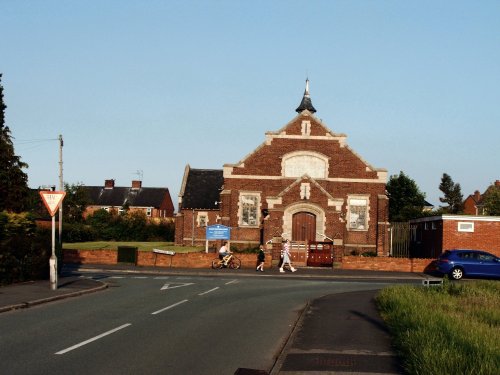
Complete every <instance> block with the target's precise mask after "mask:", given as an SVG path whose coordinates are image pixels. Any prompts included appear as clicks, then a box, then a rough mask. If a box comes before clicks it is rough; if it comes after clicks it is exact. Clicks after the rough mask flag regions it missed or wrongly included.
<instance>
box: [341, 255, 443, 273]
mask: <svg viewBox="0 0 500 375" xmlns="http://www.w3.org/2000/svg"><path fill="white" fill-rule="evenodd" d="M432 262H433V259H410V258H391V257H360V256H345V257H344V258H343V259H342V269H344V270H370V271H397V272H424V270H425V269H426V268H428V267H430V266H431V264H432Z"/></svg>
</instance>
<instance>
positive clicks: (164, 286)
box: [160, 283, 194, 290]
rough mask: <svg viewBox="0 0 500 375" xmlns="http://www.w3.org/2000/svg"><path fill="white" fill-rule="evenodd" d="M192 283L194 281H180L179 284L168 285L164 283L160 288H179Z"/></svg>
mask: <svg viewBox="0 0 500 375" xmlns="http://www.w3.org/2000/svg"><path fill="white" fill-rule="evenodd" d="M176 284H178V283H176ZM193 284H194V283H180V284H179V285H174V286H170V284H165V285H163V286H162V287H161V289H160V290H165V289H175V288H181V287H183V286H189V285H193Z"/></svg>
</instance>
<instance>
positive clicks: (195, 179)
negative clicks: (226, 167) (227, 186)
mask: <svg viewBox="0 0 500 375" xmlns="http://www.w3.org/2000/svg"><path fill="white" fill-rule="evenodd" d="M223 184H224V177H223V175H222V170H219V169H192V168H189V171H188V175H187V181H186V185H185V188H184V191H183V197H182V203H181V207H180V209H205V210H216V209H219V200H220V191H221V188H222V185H223Z"/></svg>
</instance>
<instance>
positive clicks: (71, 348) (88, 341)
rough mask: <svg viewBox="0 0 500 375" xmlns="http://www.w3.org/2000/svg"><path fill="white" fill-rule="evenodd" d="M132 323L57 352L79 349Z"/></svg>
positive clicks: (62, 352)
mask: <svg viewBox="0 0 500 375" xmlns="http://www.w3.org/2000/svg"><path fill="white" fill-rule="evenodd" d="M130 325H132V324H131V323H127V324H124V325H122V326H120V327H117V328H115V329H112V330H111V331H108V332H104V333H102V334H100V335H98V336H95V337H92V338H91V339H88V340H85V341H82V342H81V343H79V344H76V345H73V346H70V347H69V348H67V349H64V350H61V351H58V352H57V353H55V354H64V353H67V352H70V351H72V350H75V349H78V348H79V347H81V346H83V345H87V344H89V343H91V342H92V341H96V340H99V339H100V338H103V337H104V336H107V335H111V334H112V333H115V332H116V331H119V330H121V329H123V328H126V327H128V326H130Z"/></svg>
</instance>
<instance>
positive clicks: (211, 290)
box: [198, 287, 219, 296]
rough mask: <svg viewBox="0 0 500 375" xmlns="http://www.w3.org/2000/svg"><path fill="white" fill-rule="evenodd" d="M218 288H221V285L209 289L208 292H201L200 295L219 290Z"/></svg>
mask: <svg viewBox="0 0 500 375" xmlns="http://www.w3.org/2000/svg"><path fill="white" fill-rule="evenodd" d="M217 289H219V287H215V288H213V289H210V290H207V291H206V292H203V293H200V294H198V295H199V296H202V295H204V294H207V293H210V292H213V291H214V290H217Z"/></svg>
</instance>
